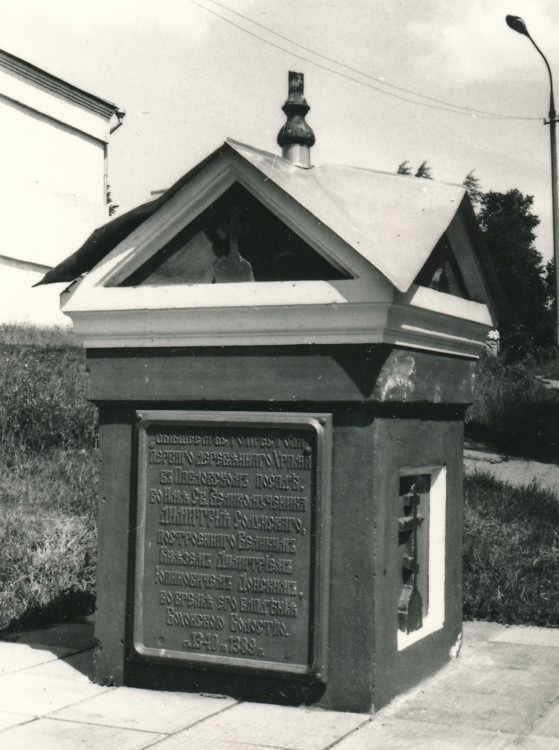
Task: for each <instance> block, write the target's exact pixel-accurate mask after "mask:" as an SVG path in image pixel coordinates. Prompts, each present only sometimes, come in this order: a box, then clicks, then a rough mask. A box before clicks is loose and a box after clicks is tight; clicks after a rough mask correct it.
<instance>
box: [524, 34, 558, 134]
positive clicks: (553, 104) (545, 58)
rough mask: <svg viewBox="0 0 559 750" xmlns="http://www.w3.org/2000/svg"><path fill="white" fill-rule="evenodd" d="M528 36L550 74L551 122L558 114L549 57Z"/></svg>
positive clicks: (528, 35)
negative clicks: (556, 112)
mask: <svg viewBox="0 0 559 750" xmlns="http://www.w3.org/2000/svg"><path fill="white" fill-rule="evenodd" d="M526 36H527V37H528V39H529V40H530V41H531V42H532V44H533V45H534V47H535V48H536V49H537V51H538V52H539V54H540V55H541V57H542V59H543V61H544V63H545V66H546V68H547V72H548V73H549V86H550V92H549V119H550V120H551V119H552V118H553V119H555V116H556V114H555V100H554V98H553V76H552V74H551V68H550V67H549V63H548V62H547V57H546V56H545V55H544V53H543V52H542V51H541V49H540V48H539V47H538V45H537V44H536V43H535V41H534V40H533V39H532V37H531V36H530V34H526Z"/></svg>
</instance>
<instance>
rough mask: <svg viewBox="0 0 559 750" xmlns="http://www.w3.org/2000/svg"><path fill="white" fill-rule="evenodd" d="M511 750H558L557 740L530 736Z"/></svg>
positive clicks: (558, 743)
mask: <svg viewBox="0 0 559 750" xmlns="http://www.w3.org/2000/svg"><path fill="white" fill-rule="evenodd" d="M513 748H514V750H559V740H555V739H553V738H552V737H535V736H533V735H531V736H529V737H526V738H525V739H523V740H521V741H519V742H518V743H517V744H516V745H513V746H512V747H511V750H513Z"/></svg>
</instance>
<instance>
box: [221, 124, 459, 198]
mask: <svg viewBox="0 0 559 750" xmlns="http://www.w3.org/2000/svg"><path fill="white" fill-rule="evenodd" d="M225 144H226V145H229V146H231V147H232V148H233V149H234V150H235V151H237V152H238V153H240V154H241V155H242V151H243V150H245V149H246V150H247V151H250V152H252V153H254V154H258V155H259V156H263V157H265V158H268V159H270V160H271V161H273V162H276V163H277V162H282V163H283V165H285V166H286V167H293V170H292V171H293V172H295V171H301V168H300V167H297V166H295V165H293V164H291V162H290V161H288V160H287V159H284V158H283V156H282V155H281V154H276V153H273V152H271V151H266V150H264V149H261V148H256V146H250V145H249V144H247V143H242V141H237V140H236V139H235V138H229V137H228V138H226V139H225ZM326 168H329V169H331V168H340V169H347V170H355V171H356V172H365V173H367V174H376V175H386V176H387V177H393V178H394V179H397V180H410V179H411V180H413V181H415V180H422V184H425V182H428V183H433V184H434V185H446V186H447V187H451V188H458V189H459V190H461V191H462V192H466V188H465V187H464V185H461V184H460V183H459V182H451V181H449V180H436V179H434V178H429V180H425V178H423V177H415V176H414V175H407V174H399V173H398V172H388V171H387V170H385V169H372V168H371V167H360V166H358V165H356V164H340V163H337V162H326V163H324V164H314V165H313V166H312V167H311V169H310V170H306V171H312V170H313V169H326Z"/></svg>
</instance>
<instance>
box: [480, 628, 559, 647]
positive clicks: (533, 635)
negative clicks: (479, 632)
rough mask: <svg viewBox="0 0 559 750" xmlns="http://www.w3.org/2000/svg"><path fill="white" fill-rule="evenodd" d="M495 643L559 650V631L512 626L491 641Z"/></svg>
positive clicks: (497, 634)
mask: <svg viewBox="0 0 559 750" xmlns="http://www.w3.org/2000/svg"><path fill="white" fill-rule="evenodd" d="M490 640H491V641H493V642H494V643H518V644H527V645H529V646H546V647H547V648H559V629H556V628H537V627H534V626H532V625H528V626H526V625H511V626H510V627H508V628H505V629H504V630H503V631H502V632H500V633H496V634H495V635H494V636H492V637H491V639H490Z"/></svg>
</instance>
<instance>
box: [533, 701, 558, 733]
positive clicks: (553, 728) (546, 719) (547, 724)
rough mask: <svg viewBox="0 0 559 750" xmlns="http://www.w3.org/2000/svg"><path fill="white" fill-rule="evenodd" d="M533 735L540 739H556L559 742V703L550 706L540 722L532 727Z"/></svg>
mask: <svg viewBox="0 0 559 750" xmlns="http://www.w3.org/2000/svg"><path fill="white" fill-rule="evenodd" d="M531 734H534V735H537V736H539V737H555V738H557V739H558V740H559V703H554V705H552V706H549V708H548V709H547V711H546V712H545V713H544V714H543V716H542V717H541V718H540V720H539V721H538V722H536V724H534V726H533V727H532V730H531Z"/></svg>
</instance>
